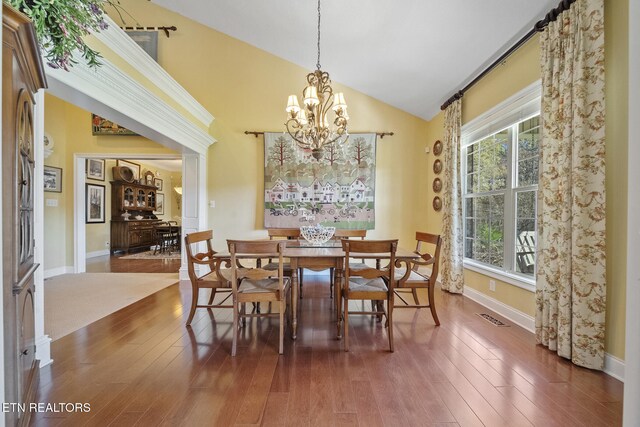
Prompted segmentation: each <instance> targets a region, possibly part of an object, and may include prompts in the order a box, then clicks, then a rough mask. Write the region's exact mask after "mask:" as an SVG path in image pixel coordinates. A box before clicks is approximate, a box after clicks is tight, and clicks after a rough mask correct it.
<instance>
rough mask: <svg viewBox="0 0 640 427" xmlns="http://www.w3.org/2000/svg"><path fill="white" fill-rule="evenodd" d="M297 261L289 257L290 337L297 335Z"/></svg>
mask: <svg viewBox="0 0 640 427" xmlns="http://www.w3.org/2000/svg"><path fill="white" fill-rule="evenodd" d="M298 286H299V283H298V262H297V260H296V259H295V258H292V259H291V338H293V339H294V340H295V339H296V338H297V337H298Z"/></svg>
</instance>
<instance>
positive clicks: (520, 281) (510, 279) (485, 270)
mask: <svg viewBox="0 0 640 427" xmlns="http://www.w3.org/2000/svg"><path fill="white" fill-rule="evenodd" d="M464 268H466V269H469V270H471V271H475V272H476V273H480V274H484V275H485V276H489V277H493V278H494V279H498V280H500V281H503V282H505V283H509V284H510V285H513V286H516V287H518V288H521V289H524V290H526V291H529V292H535V291H536V281H535V279H533V278H532V279H529V278H527V277H524V276H520V275H518V274H513V273H507V272H506V271H503V270H500V269H497V268H492V267H489V266H487V265H485V264H481V263H478V262H475V261H472V260H470V259H465V260H464Z"/></svg>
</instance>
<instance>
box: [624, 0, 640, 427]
mask: <svg viewBox="0 0 640 427" xmlns="http://www.w3.org/2000/svg"><path fill="white" fill-rule="evenodd" d="M638 70H640V3H639V2H637V1H635V0H631V1H629V92H628V93H629V141H628V148H629V155H628V166H627V168H628V181H627V194H628V196H627V310H626V313H627V324H626V328H625V331H626V339H625V357H624V360H625V367H624V413H623V418H622V422H623V425H625V426H629V427H631V426H638V425H640V405H638V402H640V333H639V331H640V310H638V307H640V264H638V260H639V259H640V219H638V212H640V191H639V190H638V182H640V169H639V168H638V164H640V137H638V130H637V128H636V125H637V123H638V122H639V121H640V99H639V98H638V96H637V94H638V93H640V74H638Z"/></svg>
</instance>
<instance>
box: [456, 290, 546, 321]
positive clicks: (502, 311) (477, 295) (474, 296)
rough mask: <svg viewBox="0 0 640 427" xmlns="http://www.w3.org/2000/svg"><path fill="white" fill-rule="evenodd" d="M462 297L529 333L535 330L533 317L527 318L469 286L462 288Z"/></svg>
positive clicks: (525, 315) (527, 316)
mask: <svg viewBox="0 0 640 427" xmlns="http://www.w3.org/2000/svg"><path fill="white" fill-rule="evenodd" d="M464 296H466V297H468V298H469V299H471V300H473V301H475V302H477V303H478V304H480V305H484V306H485V307H487V308H489V309H491V310H493V311H495V312H496V313H498V314H499V315H501V316H503V317H505V318H506V319H509V320H510V321H512V322H513V323H515V324H516V325H518V326H521V327H523V328H524V329H526V330H527V331H529V332H531V333H534V332H535V330H536V322H535V319H534V318H533V316H529V315H528V314H526V313H523V312H522V311H520V310H516V309H515V308H513V307H511V306H509V305H507V304H505V303H503V302H500V301H498V300H497V299H495V298H491V297H490V296H487V295H485V294H483V293H482V292H480V291H477V290H475V289H473V288H471V287H469V286H465V287H464Z"/></svg>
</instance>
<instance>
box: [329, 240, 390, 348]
mask: <svg viewBox="0 0 640 427" xmlns="http://www.w3.org/2000/svg"><path fill="white" fill-rule="evenodd" d="M397 248H398V240H397V239H395V240H348V239H345V240H343V241H342V250H343V251H344V253H345V257H344V259H345V261H344V280H343V281H342V284H338V285H339V286H338V287H337V289H338V292H337V297H338V301H339V304H338V307H339V309H338V325H339V324H340V321H341V317H342V319H344V330H343V336H344V351H349V315H352V314H365V315H371V314H373V315H377V316H383V315H384V316H386V318H387V322H386V324H385V325H386V326H387V328H388V332H387V333H388V335H389V349H390V351H392V352H393V296H394V293H393V288H394V282H395V272H394V268H395V257H396V250H397ZM352 254H357V255H358V258H359V257H360V256H363V257H364V258H367V256H366V255H367V254H376V256H379V255H382V254H383V255H385V257H388V259H389V265H388V266H387V267H384V268H373V267H369V266H367V267H366V268H358V269H353V268H351V267H350V266H349V259H350V258H351V256H352ZM351 300H367V301H372V311H351V310H350V309H349V301H351ZM376 301H386V302H387V304H386V306H387V307H386V310H385V307H384V304H375V303H374V302H376Z"/></svg>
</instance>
